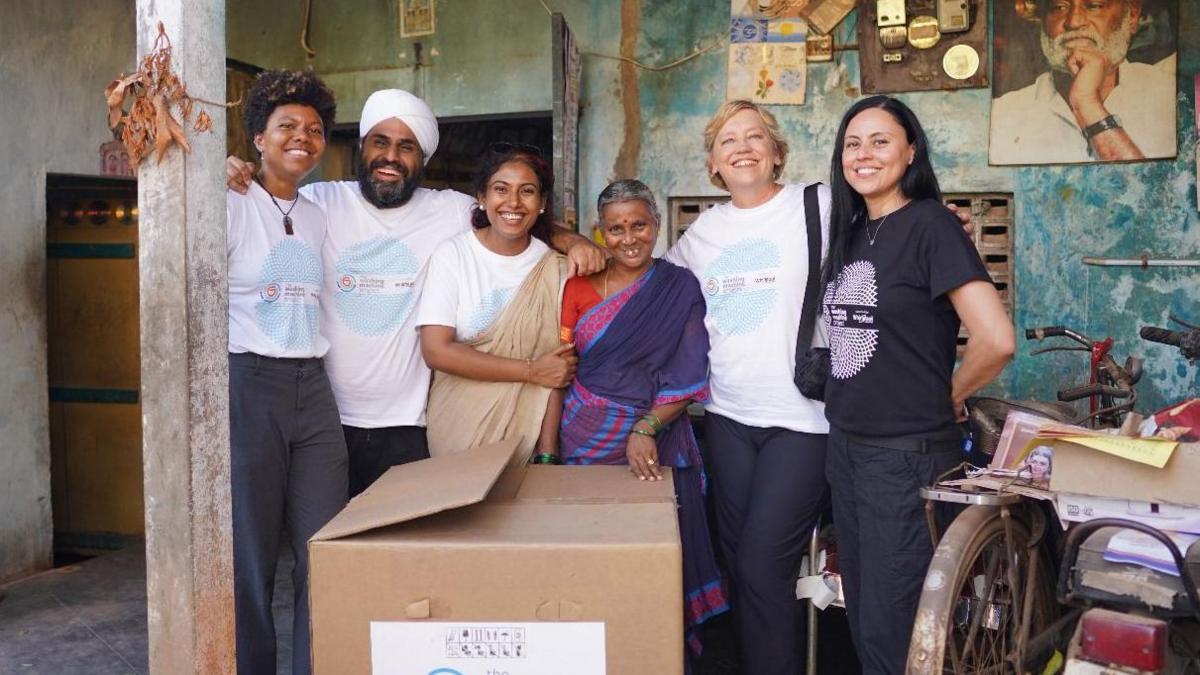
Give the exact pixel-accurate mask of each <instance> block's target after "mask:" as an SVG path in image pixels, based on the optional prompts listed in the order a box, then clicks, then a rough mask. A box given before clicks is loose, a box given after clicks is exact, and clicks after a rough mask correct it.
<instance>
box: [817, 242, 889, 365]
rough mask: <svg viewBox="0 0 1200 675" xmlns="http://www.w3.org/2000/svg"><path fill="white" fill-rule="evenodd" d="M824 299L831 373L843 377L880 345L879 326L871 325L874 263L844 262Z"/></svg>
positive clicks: (875, 292)
mask: <svg viewBox="0 0 1200 675" xmlns="http://www.w3.org/2000/svg"><path fill="white" fill-rule="evenodd" d="M824 303H825V326H826V327H827V328H828V329H829V355H830V359H829V361H830V374H831V375H833V377H834V378H836V379H839V380H846V379H849V378H851V377H854V375H856V374H857V373H858V372H859V371H860V370H862V369H863V368H865V367H866V366H867V364H868V363H870V362H871V357H872V356H874V354H875V348H876V347H877V346H878V345H879V329H877V328H874V326H875V308H876V307H878V306H879V289H878V287H877V286H876V285H875V266H874V265H872V264H871V263H870V262H868V261H866V260H859V261H857V262H853V263H850V264H849V265H846V267H844V268H843V269H842V271H841V273H840V274H838V278H837V283H835V284H832V285H830V286H829V287H827V288H826V289H825V301H824Z"/></svg>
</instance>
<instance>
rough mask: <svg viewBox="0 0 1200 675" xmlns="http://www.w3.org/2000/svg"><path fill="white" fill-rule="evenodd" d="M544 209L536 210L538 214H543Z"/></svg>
mask: <svg viewBox="0 0 1200 675" xmlns="http://www.w3.org/2000/svg"><path fill="white" fill-rule="evenodd" d="M545 212H546V209H538V213H545Z"/></svg>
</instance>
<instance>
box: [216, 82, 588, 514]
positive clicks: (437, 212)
mask: <svg viewBox="0 0 1200 675" xmlns="http://www.w3.org/2000/svg"><path fill="white" fill-rule="evenodd" d="M358 132H359V143H360V149H361V152H360V160H359V163H358V167H357V177H358V180H357V181H336V182H324V183H313V184H310V185H306V186H304V187H302V188H301V189H300V192H301V194H303V195H304V196H305V197H306V198H308V199H310V200H312V201H314V202H316V203H317V205H319V206H320V207H321V208H323V209H325V212H326V214H328V216H329V230H328V235H327V236H326V239H325V245H324V249H323V257H324V263H325V281H324V284H323V288H322V296H321V309H322V311H323V312H324V314H325V315H324V317H322V323H321V325H322V328H323V329H325V328H327V331H326V332H327V334H326V337H327V338H328V339H329V342H330V347H329V352H328V353H327V354H326V356H325V368H326V371H327V372H328V374H329V380H330V383H331V384H332V386H333V393H334V396H335V398H336V399H337V404H338V409H339V411H340V412H341V417H342V429H343V431H344V432H345V434H346V445H347V446H348V448H349V452H350V493H351V495H355V494H358V493H359V492H361V491H362V490H364V489H366V487H367V486H368V485H370V484H371V483H372V482H374V481H375V479H376V478H378V477H379V476H381V475H383V473H384V472H385V471H387V469H388V468H389V467H391V466H394V465H396V464H403V463H406V462H410V461H414V460H417V459H423V458H425V457H428V456H429V450H428V445H427V443H426V440H425V403H426V398H427V396H428V393H429V379H430V372H429V368H428V366H426V365H425V361H424V360H423V359H422V358H421V352H420V342H419V340H418V333H417V330H416V328H415V327H414V326H413V323H412V314H413V312H412V310H413V307H414V306H415V305H416V299H417V295H418V293H419V285H420V283H421V278H420V275H419V274H418V273H419V272H420V271H421V270H422V268H423V267H424V266H425V261H426V260H428V258H429V255H430V254H431V253H432V252H433V250H434V249H435V248H436V247H437V246H438V244H440V243H441V242H443V241H445V240H447V239H450V238H451V237H454V236H455V235H458V234H460V233H463V232H468V231H470V230H471V229H472V228H471V211H472V210H473V209H474V207H475V199H474V198H473V197H470V196H468V195H465V194H462V193H460V192H455V191H454V190H430V189H426V188H420V187H418V185H419V184H420V182H421V176H422V174H423V172H424V168H425V164H426V163H428V161H429V158H430V157H432V156H433V153H434V151H435V150H436V149H437V146H438V141H439V140H440V139H439V134H438V123H437V118H436V117H435V116H434V114H433V110H431V109H430V107H429V105H428V104H427V103H425V101H422V100H421V99H420V98H418V97H416V96H414V95H412V94H410V93H409V92H407V91H404V90H401V89H383V90H380V91H377V92H375V93H373V94H371V96H370V97H368V98H367V102H366V103H365V104H364V105H363V111H362V116H361V118H360V121H359V129H358ZM253 170H254V165H253V164H249V163H246V162H243V161H241V160H239V159H237V158H236V157H229V158H228V159H227V160H226V173H227V175H228V179H229V187H230V189H233V190H236V191H238V192H244V191H245V190H246V188H247V187H248V186H249V184H250V180H251V176H252V173H253ZM553 240H554V247H555V248H557V249H558V250H560V251H562V252H564V253H566V255H567V258H568V261H569V263H570V265H571V268H572V269H573V271H575V272H577V273H579V274H591V273H594V272H598V271H600V270H601V269H603V267H604V255H603V253H601V252H600V250H599V249H598V248H597V247H595V246H594V245H592V244H591V243H590V242H589V241H588V240H587V239H586V238H584V237H581V236H580V235H578V234H575V233H573V232H570V231H568V230H565V229H563V228H557V231H556V232H555V234H554V237H553Z"/></svg>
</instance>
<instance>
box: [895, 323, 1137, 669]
mask: <svg viewBox="0 0 1200 675" xmlns="http://www.w3.org/2000/svg"><path fill="white" fill-rule="evenodd" d="M1025 337H1026V339H1029V340H1042V339H1045V338H1051V337H1065V338H1068V339H1070V340H1072V341H1074V342H1076V343H1077V344H1078V345H1079V346H1069V347H1063V346H1057V345H1056V346H1052V347H1049V348H1044V349H1039V350H1036V351H1035V353H1037V354H1042V353H1047V352H1052V351H1086V352H1088V353H1089V381H1088V383H1087V384H1086V385H1082V386H1078V387H1071V388H1067V389H1063V390H1061V391H1059V392H1058V396H1057V397H1058V399H1059V402H1057V403H1048V402H1042V401H1008V400H1003V399H995V398H979V399H975V400H973V401H970V402H968V410H969V413H968V417H969V420H970V423H971V429H972V439H973V444H974V445H975V447H976V448H977V449H979V450H981V451H982V452H984V453H985V454H992V453H993V452H994V451H995V450H996V445H997V443H998V440H999V436H1000V431H1001V429H1002V428H1003V425H1004V419H1005V418H1006V417H1007V414H1008V412H1009V411H1012V410H1025V411H1031V412H1035V413H1038V414H1041V415H1043V416H1045V417H1049V418H1051V419H1053V420H1055V421H1060V422H1067V423H1072V424H1089V425H1092V426H1119V425H1120V423H1121V422H1122V421H1123V419H1124V416H1125V414H1126V413H1127V412H1128V411H1130V410H1131V409H1132V408H1133V405H1134V402H1135V401H1136V400H1137V394H1136V390H1135V389H1134V385H1135V384H1136V383H1137V381H1138V380H1139V379H1140V377H1141V373H1142V364H1141V361H1140V360H1139V359H1136V358H1133V357H1130V358H1127V359H1126V360H1125V363H1124V365H1121V364H1118V363H1117V362H1116V360H1115V359H1114V358H1113V356H1112V353H1111V351H1112V345H1113V341H1112V339H1111V338H1105V339H1104V340H1092V339H1090V338H1088V337H1087V336H1086V335H1084V334H1083V333H1080V332H1078V331H1075V330H1072V329H1069V328H1066V327H1063V326H1049V327H1042V328H1033V329H1029V330H1026V331H1025ZM1084 398H1086V399H1088V410H1087V412H1085V413H1079V412H1078V411H1076V410H1075V408H1074V407H1073V406H1071V405H1070V404H1069V402H1073V401H1077V400H1081V399H1084ZM960 468H961V467H960ZM943 478H944V477H943ZM1041 492H1042V493H1044V494H1043V495H1039V494H1038V493H1039V488H1037V487H1036V486H1033V485H1031V484H1030V483H1029V482H1028V481H1024V480H1022V479H1020V478H1015V479H1012V480H1010V481H1007V482H1002V483H1000V484H999V485H998V486H995V487H992V488H987V489H981V488H976V489H972V488H970V487H966V486H960V485H944V484H943V483H942V482H941V481H938V483H937V484H936V485H935V487H932V488H925V489H922V491H921V495H922V497H923V498H925V499H926V513H927V516H928V519H929V528H930V536H931V538H932V540H933V544H934V547H935V550H934V555H933V559H932V561H931V562H930V566H929V569H928V571H927V574H926V577H925V585H924V588H923V590H922V593H921V598H920V601H919V604H918V608H917V614H916V620H915V624H914V630H913V636H912V641H911V644H910V649H909V657H908V668H907V672H908V673H917V674H931V673H942V672H954V673H986V672H996V673H1003V672H1010V671H1011V672H1025V671H1026V670H1027V669H1030V668H1033V667H1034V666H1035V665H1039V664H1041V663H1044V661H1045V659H1046V655H1047V654H1048V653H1049V652H1050V651H1051V649H1050V647H1051V645H1052V644H1053V641H1054V638H1055V637H1056V636H1057V635H1058V633H1059V632H1060V631H1061V630H1062V629H1063V628H1064V627H1065V626H1067V625H1070V624H1072V622H1073V621H1074V619H1075V618H1077V615H1073V614H1072V613H1068V614H1067V615H1065V616H1059V608H1058V603H1057V601H1056V593H1055V571H1056V570H1055V565H1054V558H1053V557H1052V556H1051V551H1052V549H1053V548H1056V547H1052V546H1051V545H1050V544H1049V542H1048V540H1049V538H1050V536H1051V532H1052V529H1051V528H1050V527H1049V524H1050V523H1051V522H1052V519H1051V514H1050V512H1049V510H1048V509H1047V508H1046V507H1045V506H1044V505H1043V504H1042V503H1041V502H1042V499H1044V497H1045V495H1048V494H1049V493H1048V492H1046V491H1044V490H1042V491H1041ZM1039 497H1040V498H1039ZM939 502H942V503H950V504H957V505H966V506H967V508H966V509H964V510H963V511H962V513H960V514H959V515H958V516H957V517H956V518H955V519H954V520H953V522H952V523H951V524H950V526H949V527H948V528H947V529H946V532H945V533H944V534H942V535H941V536H939V533H938V527H937V523H936V518H935V514H934V508H935V505H936V504H937V503H939ZM947 661H948V662H949V663H948V664H947Z"/></svg>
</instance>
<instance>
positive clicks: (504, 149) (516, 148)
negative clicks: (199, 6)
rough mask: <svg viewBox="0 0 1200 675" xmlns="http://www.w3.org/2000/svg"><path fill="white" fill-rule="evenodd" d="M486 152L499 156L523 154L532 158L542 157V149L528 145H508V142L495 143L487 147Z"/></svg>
mask: <svg viewBox="0 0 1200 675" xmlns="http://www.w3.org/2000/svg"><path fill="white" fill-rule="evenodd" d="M488 151H489V152H494V153H497V154H501V155H504V154H508V153H510V152H523V153H526V154H530V155H533V156H534V157H541V156H542V149H541V148H539V147H538V146H536V145H529V144H528V143H509V142H508V141H496V142H495V143H492V144H491V145H489V146H488Z"/></svg>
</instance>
